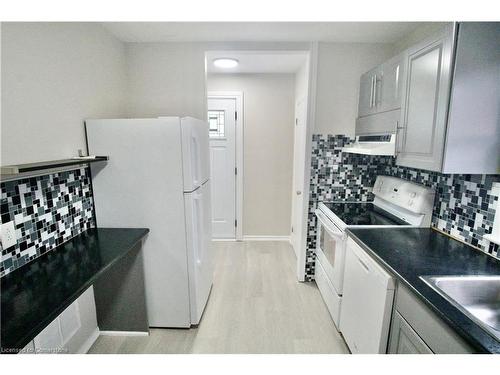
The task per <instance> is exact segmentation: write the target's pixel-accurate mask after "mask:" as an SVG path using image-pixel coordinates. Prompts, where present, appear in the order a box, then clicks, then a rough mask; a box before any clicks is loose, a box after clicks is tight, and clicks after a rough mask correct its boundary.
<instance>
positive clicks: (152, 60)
mask: <svg viewBox="0 0 500 375" xmlns="http://www.w3.org/2000/svg"><path fill="white" fill-rule="evenodd" d="M127 63H128V69H127V75H128V87H127V114H128V115H129V116H130V117H157V116H160V115H164V116H169V115H172V116H193V117H197V118H202V119H204V118H206V90H205V51H204V48H202V46H201V45H200V44H198V43H128V44H127Z"/></svg>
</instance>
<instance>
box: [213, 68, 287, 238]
mask: <svg viewBox="0 0 500 375" xmlns="http://www.w3.org/2000/svg"><path fill="white" fill-rule="evenodd" d="M207 86H208V90H209V91H243V95H244V104H243V106H244V132H243V133H244V178H243V179H244V192H243V194H244V195H243V200H244V201H243V234H244V235H251V236H259V235H265V236H288V235H290V216H291V192H292V174H293V136H294V134H293V130H294V106H295V104H294V103H295V76H294V74H235V75H232V74H231V75H230V74H218V75H210V76H209V78H208V82H207Z"/></svg>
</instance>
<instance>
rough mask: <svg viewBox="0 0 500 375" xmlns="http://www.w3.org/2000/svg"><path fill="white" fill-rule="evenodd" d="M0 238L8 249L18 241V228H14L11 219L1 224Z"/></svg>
mask: <svg viewBox="0 0 500 375" xmlns="http://www.w3.org/2000/svg"><path fill="white" fill-rule="evenodd" d="M0 239H1V240H2V247H3V248H4V249H7V248H9V247H11V246H14V245H15V244H16V243H17V239H16V229H15V228H14V222H13V221H9V222H8V223H4V224H1V226H0Z"/></svg>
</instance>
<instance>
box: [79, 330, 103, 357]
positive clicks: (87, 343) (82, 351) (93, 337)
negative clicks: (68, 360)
mask: <svg viewBox="0 0 500 375" xmlns="http://www.w3.org/2000/svg"><path fill="white" fill-rule="evenodd" d="M98 337H99V328H96V329H95V331H94V332H92V335H90V337H89V338H88V339H87V340H86V341H85V342H84V343H83V344H82V346H81V347H80V349H79V350H78V354H85V353H87V352H88V351H89V350H90V348H91V347H92V345H94V342H95V340H97V338H98Z"/></svg>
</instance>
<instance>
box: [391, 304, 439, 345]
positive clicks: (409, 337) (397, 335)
mask: <svg viewBox="0 0 500 375" xmlns="http://www.w3.org/2000/svg"><path fill="white" fill-rule="evenodd" d="M391 332H392V333H391V341H390V342H389V350H388V353H391V354H432V350H431V349H430V348H429V347H428V346H427V345H426V344H425V342H424V340H422V339H421V338H420V336H419V335H418V334H417V333H416V332H415V331H414V330H413V328H411V326H410V325H409V324H408V322H406V320H404V318H403V317H402V316H401V315H399V313H398V312H394V318H393V319H392V327H391Z"/></svg>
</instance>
